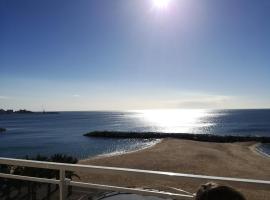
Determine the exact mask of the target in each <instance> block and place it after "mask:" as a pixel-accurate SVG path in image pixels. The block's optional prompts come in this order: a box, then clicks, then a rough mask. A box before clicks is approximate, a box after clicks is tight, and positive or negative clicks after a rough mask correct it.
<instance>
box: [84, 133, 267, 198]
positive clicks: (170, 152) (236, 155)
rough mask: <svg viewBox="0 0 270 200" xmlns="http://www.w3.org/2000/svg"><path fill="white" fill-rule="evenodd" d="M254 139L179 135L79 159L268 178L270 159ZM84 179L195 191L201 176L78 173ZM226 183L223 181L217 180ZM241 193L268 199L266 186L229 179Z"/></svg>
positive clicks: (199, 172)
mask: <svg viewBox="0 0 270 200" xmlns="http://www.w3.org/2000/svg"><path fill="white" fill-rule="evenodd" d="M257 145H259V143H256V142H235V143H215V142H198V141H191V140H182V139H171V138H166V139H162V140H161V141H160V142H159V143H157V144H156V145H153V146H151V147H149V148H146V149H143V150H138V151H136V152H130V153H126V154H122V155H115V156H110V157H93V158H89V159H85V160H80V161H79V163H80V164H83V165H97V166H108V167H121V168H133V169H142V170H153V171H165V172H176V173H186V174H198V175H208V176H220V177H235V178H247V179H260V180H270V168H269V166H270V159H268V158H267V157H265V156H263V155H262V154H260V153H259V152H258V151H257V150H256V149H255V147H257ZM79 176H80V177H81V179H82V180H83V181H86V182H88V181H89V182H92V183H97V184H105V185H106V184H107V185H115V186H125V187H145V188H153V189H158V190H163V191H168V190H169V187H174V188H180V189H183V190H185V191H189V192H196V190H197V188H198V187H199V186H200V185H201V184H204V183H206V182H205V181H202V180H195V181H194V180H193V181H192V180H188V179H185V181H183V182H182V181H173V180H172V181H170V180H153V179H151V178H148V177H147V176H135V177H130V176H128V175H122V174H115V173H113V172H108V173H106V174H95V173H90V174H89V173H84V172H82V173H80V174H79ZM217 182H218V183H220V184H225V185H226V184H227V185H228V183H226V182H219V181H217ZM230 186H232V187H234V188H236V189H237V190H239V191H241V192H242V193H244V195H245V196H246V197H247V200H253V199H254V200H257V199H258V200H268V199H267V197H269V196H270V191H269V190H264V189H259V188H257V187H256V186H254V185H249V184H240V185H239V184H237V183H230Z"/></svg>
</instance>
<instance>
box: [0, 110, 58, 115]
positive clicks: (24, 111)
mask: <svg viewBox="0 0 270 200" xmlns="http://www.w3.org/2000/svg"><path fill="white" fill-rule="evenodd" d="M37 113H39V114H40V113H42V114H58V112H46V111H45V110H44V111H42V112H33V111H30V110H26V109H20V110H13V109H7V110H4V109H0V115H1V114H37Z"/></svg>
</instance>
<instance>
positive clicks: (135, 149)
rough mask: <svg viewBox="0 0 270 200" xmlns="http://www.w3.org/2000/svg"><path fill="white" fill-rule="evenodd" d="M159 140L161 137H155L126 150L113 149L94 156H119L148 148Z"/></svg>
mask: <svg viewBox="0 0 270 200" xmlns="http://www.w3.org/2000/svg"><path fill="white" fill-rule="evenodd" d="M160 142H161V139H157V140H153V141H150V142H147V143H145V144H143V145H139V146H137V145H134V146H135V147H134V148H130V149H127V150H117V151H113V152H109V153H103V154H100V155H97V156H95V157H94V158H106V157H112V156H119V155H123V154H128V153H134V152H137V151H141V150H144V149H148V148H150V147H152V146H154V145H156V144H158V143H160Z"/></svg>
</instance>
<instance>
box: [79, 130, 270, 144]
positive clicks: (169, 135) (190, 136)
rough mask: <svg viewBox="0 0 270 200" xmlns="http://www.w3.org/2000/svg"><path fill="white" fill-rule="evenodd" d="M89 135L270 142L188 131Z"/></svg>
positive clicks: (98, 135) (92, 135)
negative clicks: (190, 132)
mask: <svg viewBox="0 0 270 200" xmlns="http://www.w3.org/2000/svg"><path fill="white" fill-rule="evenodd" d="M84 136H89V137H104V138H118V139H121V138H122V139H127V138H134V139H161V138H176V139H185V140H195V141H203V142H219V143H226V142H250V141H256V142H261V143H270V137H257V136H231V135H226V136H221V135H210V134H189V133H158V132H117V131H93V132H90V133H86V134H84Z"/></svg>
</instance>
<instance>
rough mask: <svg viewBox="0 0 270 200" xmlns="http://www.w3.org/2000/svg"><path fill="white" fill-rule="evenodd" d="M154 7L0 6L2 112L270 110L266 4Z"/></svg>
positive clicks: (131, 3) (107, 0)
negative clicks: (186, 109)
mask: <svg viewBox="0 0 270 200" xmlns="http://www.w3.org/2000/svg"><path fill="white" fill-rule="evenodd" d="M159 1H166V2H165V3H164V2H158V0H38V1H37V0H23V1H22V0H0V108H4V109H20V108H24V109H29V110H36V111H39V110H43V109H45V110H58V111H61V110H138V109H174V108H211V109H216V108H217V109H222V108H232V109H236V108H270V92H269V91H270V90H269V88H270V37H269V36H270V20H269V19H270V1H269V0H260V1H257V0H159ZM160 3H161V5H160ZM163 4H164V5H163Z"/></svg>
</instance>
